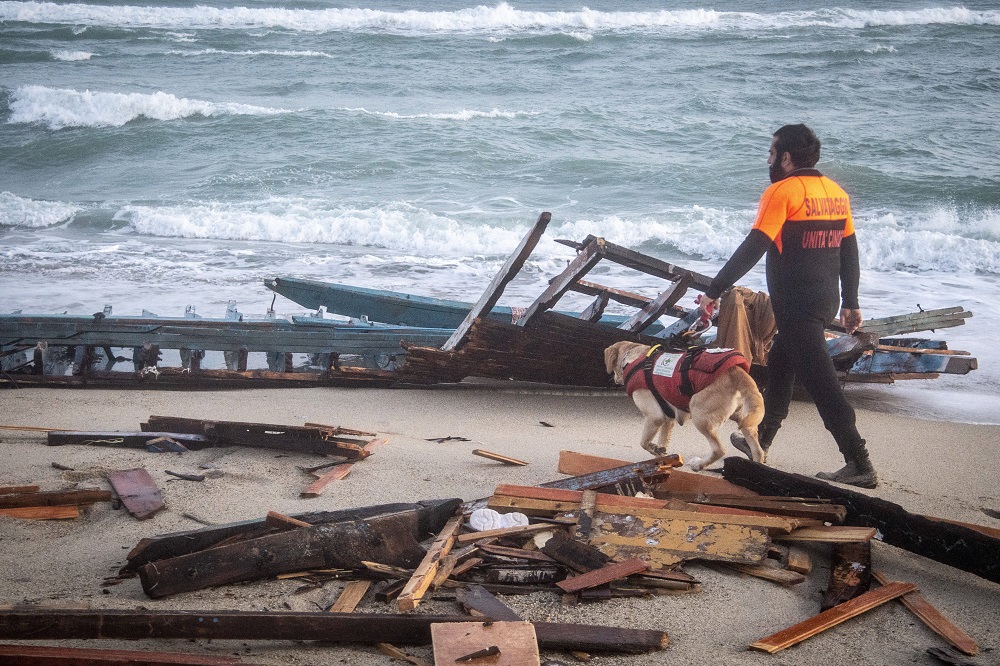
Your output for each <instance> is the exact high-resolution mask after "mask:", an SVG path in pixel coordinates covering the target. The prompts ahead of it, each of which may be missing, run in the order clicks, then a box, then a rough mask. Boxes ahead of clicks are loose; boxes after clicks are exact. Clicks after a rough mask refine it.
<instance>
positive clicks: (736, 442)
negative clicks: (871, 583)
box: [700, 125, 878, 488]
mask: <svg viewBox="0 0 1000 666" xmlns="http://www.w3.org/2000/svg"><path fill="white" fill-rule="evenodd" d="M819 148H820V142H819V139H818V138H816V135H815V134H814V133H813V131H812V130H811V129H809V128H808V127H806V126H805V125H785V126H784V127H782V128H781V129H779V130H778V131H777V132H775V133H774V137H773V139H772V141H771V151H770V156H769V157H768V160H767V163H768V164H769V165H770V169H769V172H770V176H771V183H772V184H771V185H770V186H769V187H768V188H767V189H766V190H765V191H764V194H763V195H762V196H761V199H760V204H759V206H758V209H757V218H756V220H754V224H753V228H752V229H751V230H750V233H749V234H748V235H747V237H746V239H745V240H744V241H743V243H742V244H741V245H740V246H739V248H737V250H736V252H734V253H733V256H732V257H730V259H729V261H727V262H726V264H725V266H723V267H722V269H721V270H720V271H719V274H718V275H717V276H716V277H715V279H714V280H713V281H712V284H711V286H710V287H709V288H708V289H707V290H706V292H705V295H706V296H707V298H703V299H701V304H700V309H701V310H702V311H703V312H706V311H708V307H709V305H710V304H717V303H716V301H717V299H718V298H719V296H720V295H721V294H722V292H724V291H725V290H727V289H729V288H730V287H731V286H733V284H735V282H736V281H737V280H739V279H740V278H741V277H743V276H744V275H745V274H746V273H747V271H749V270H750V269H751V268H753V266H754V265H755V264H756V263H757V262H758V261H759V260H760V258H761V256H763V255H764V253H765V252H766V253H767V288H768V292H769V293H770V296H771V304H772V306H773V307H774V316H775V322H776V324H777V327H778V333H777V335H776V336H775V338H774V344H773V346H772V347H771V351H770V353H769V355H768V361H767V370H768V373H767V386H766V387H765V389H764V420H763V422H761V424H760V433H759V439H760V445H761V448H763V449H764V451H765V452H766V451H767V449H768V448H769V447H770V446H771V443H772V442H773V441H774V436H775V434H776V433H777V432H778V428H780V427H781V422H782V421H783V420H784V419H785V417H786V416H788V406H789V404H790V403H791V399H792V389H793V386H794V383H795V380H796V377H797V378H798V379H799V380H800V381H801V382H802V384H804V385H805V387H806V390H808V391H809V394H810V395H811V396H812V398H813V401H814V402H815V403H816V408H817V409H818V410H819V413H820V416H821V417H822V418H823V424H824V425H825V426H826V429H827V430H829V431H830V433H831V434H832V435H833V438H834V439H835V440H836V442H837V446H838V447H839V448H840V452H841V453H842V454H843V456H844V460H845V461H846V463H847V464H846V465H845V466H844V467H843V468H842V469H840V470H838V471H836V472H819V473H818V474H816V476H818V477H819V478H821V479H826V480H830V481H838V482H840V483H847V484H851V485H855V486H860V487H862V488H874V487H875V486H876V485H877V484H878V477H877V475H876V472H875V468H874V467H872V464H871V461H870V460H869V458H868V451H867V449H866V448H865V440H864V439H862V438H861V435H860V434H859V433H858V430H857V428H856V427H855V415H854V409H852V408H851V405H850V404H849V403H848V402H847V399H846V398H845V397H844V392H843V390H842V389H841V386H840V381H839V380H838V378H837V373H836V370H835V369H834V367H833V360H832V359H831V358H830V355H829V353H828V352H827V347H826V338H825V336H824V331H825V329H826V326H827V324H828V323H829V322H830V321H832V320H833V318H834V316H835V315H836V314H837V310H838V303H839V305H840V308H839V309H840V323H841V324H842V325H843V326H844V328H845V330H846V331H847V332H848V333H853V332H854V331H855V330H856V329H857V328H858V327H859V326H861V321H862V319H861V310H860V307H859V305H858V281H859V278H860V274H861V269H860V267H859V264H858V241H857V238H856V237H855V235H854V222H853V219H852V217H851V207H850V201H849V198H848V196H847V194H846V193H845V192H844V190H843V189H841V187H840V186H839V185H837V183H835V182H833V181H832V180H830V179H829V178H827V177H826V176H823V175H822V174H821V173H820V172H819V171H817V170H816V169H815V168H814V167H815V165H816V162H818V161H819ZM731 441H732V443H733V446H735V447H736V448H737V449H739V450H740V451H742V452H743V453H744V454H746V455H747V457H749V456H750V449H749V447H748V446H747V443H746V441H745V440H744V439H743V437H741V436H739V435H737V434H734V435H733V436H732V438H731Z"/></svg>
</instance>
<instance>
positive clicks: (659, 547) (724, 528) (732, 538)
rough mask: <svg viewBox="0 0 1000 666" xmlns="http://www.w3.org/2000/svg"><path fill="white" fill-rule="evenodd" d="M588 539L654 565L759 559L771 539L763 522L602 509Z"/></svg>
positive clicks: (604, 550) (621, 556)
mask: <svg viewBox="0 0 1000 666" xmlns="http://www.w3.org/2000/svg"><path fill="white" fill-rule="evenodd" d="M696 515H697V514H696ZM590 543H591V544H592V545H594V546H596V547H597V549H598V550H600V551H601V552H602V553H604V554H605V555H608V556H609V557H611V558H613V559H625V558H630V557H639V558H642V559H644V560H646V561H647V562H649V564H650V566H651V568H654V569H655V568H659V567H669V566H672V565H674V564H677V563H678V562H683V561H684V560H694V559H699V560H716V561H721V562H739V563H742V564H757V563H758V562H760V561H761V560H763V559H764V558H765V557H766V556H767V549H768V546H770V544H771V540H770V538H769V537H768V534H767V530H766V529H764V528H762V527H755V526H749V525H727V524H723V523H716V522H707V521H704V520H679V519H673V518H667V519H661V518H649V517H646V516H631V515H627V514H626V515H620V514H610V513H602V512H598V513H597V514H596V515H595V517H594V524H593V529H592V532H591V536H590Z"/></svg>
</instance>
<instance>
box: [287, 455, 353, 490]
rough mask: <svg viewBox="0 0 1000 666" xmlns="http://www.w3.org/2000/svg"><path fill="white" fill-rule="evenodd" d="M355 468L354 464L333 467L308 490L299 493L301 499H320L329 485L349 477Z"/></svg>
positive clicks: (308, 487)
mask: <svg viewBox="0 0 1000 666" xmlns="http://www.w3.org/2000/svg"><path fill="white" fill-rule="evenodd" d="M353 466H354V463H341V464H340V465H336V466H334V467H331V468H330V469H329V470H327V471H326V472H324V473H323V475H322V476H320V477H319V478H318V479H316V480H315V481H313V482H312V483H310V484H309V485H308V486H306V489H305V490H303V491H302V492H301V493H299V497H319V496H320V495H322V494H323V490H325V489H326V487H327V486H328V485H330V484H331V483H333V482H334V481H339V480H340V479H343V478H344V477H345V476H347V475H348V474H349V473H350V471H351V467H353Z"/></svg>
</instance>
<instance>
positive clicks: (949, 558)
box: [723, 456, 1000, 583]
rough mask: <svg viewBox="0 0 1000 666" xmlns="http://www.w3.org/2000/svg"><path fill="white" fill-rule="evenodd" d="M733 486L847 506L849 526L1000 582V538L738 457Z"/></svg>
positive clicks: (728, 472) (729, 475)
mask: <svg viewBox="0 0 1000 666" xmlns="http://www.w3.org/2000/svg"><path fill="white" fill-rule="evenodd" d="M723 475H724V476H725V478H726V479H727V480H729V481H732V482H734V483H739V484H740V485H742V486H744V487H747V488H750V489H752V490H755V491H758V492H761V493H762V494H765V495H787V496H790V497H816V498H823V499H829V500H832V501H834V502H836V503H837V504H843V505H844V506H846V507H847V519H846V520H845V521H844V522H845V524H847V525H855V526H865V527H874V528H876V529H878V531H879V533H880V534H881V535H882V536H881V540H882V541H883V542H884V543H887V544H889V545H891V546H896V547H897V548H903V549H906V550H909V551H910V552H912V553H916V554H918V555H922V556H924V557H928V558H930V559H932V560H936V561H938V562H941V563H943V564H947V565H949V566H953V567H956V568H958V569H961V570H963V571H968V572H970V573H973V574H975V575H977V576H981V577H982V578H985V579H987V580H990V581H993V582H994V583H1000V539H994V538H991V537H989V536H987V535H985V534H982V533H981V532H978V531H976V530H973V529H969V528H967V527H964V526H961V525H953V524H950V523H945V522H941V521H939V520H937V519H935V518H933V517H932V516H922V515H920V514H915V513H910V512H908V511H906V510H905V509H904V508H903V507H901V506H900V505H898V504H894V503H892V502H887V501H886V500H884V499H881V498H878V497H872V496H869V495H866V494H864V493H860V492H857V491H854V490H848V489H846V488H843V487H841V486H835V485H833V484H830V483H826V482H824V481H821V480H819V479H816V478H813V477H809V476H804V475H801V474H789V473H787V472H782V471H780V470H776V469H774V468H773V467H768V466H766V465H760V464H757V463H753V462H751V461H749V460H746V459H741V458H738V457H736V456H732V457H729V458H726V460H725V468H724V471H723Z"/></svg>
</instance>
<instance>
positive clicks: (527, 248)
mask: <svg viewBox="0 0 1000 666" xmlns="http://www.w3.org/2000/svg"><path fill="white" fill-rule="evenodd" d="M551 220H552V213H548V212H545V213H542V214H541V215H539V216H538V219H537V220H536V221H535V224H534V226H532V227H531V229H530V230H529V231H528V233H527V235H525V237H524V238H522V239H521V242H520V244H519V245H518V246H517V248H516V249H515V250H514V252H512V253H511V255H510V256H509V257H507V261H505V262H504V265H503V266H501V267H500V270H499V271H498V272H497V274H496V275H495V276H494V277H493V280H492V281H491V282H490V284H489V286H488V287H486V291H484V292H483V295H482V296H480V297H479V300H478V301H477V302H476V304H475V305H473V306H472V310H470V311H469V313H468V314H467V315H465V319H464V320H463V321H462V323H461V324H459V325H458V328H456V329H455V332H454V333H452V334H451V337H449V338H448V339H447V340H446V341H445V343H444V344H443V345H441V349H442V350H444V351H452V350H454V349H457V348H458V347H460V346H461V345H462V343H463V342H464V341H465V338H466V336H468V334H469V329H470V328H472V322H474V321H475V320H476V319H478V318H479V317H482V316H483V315H484V314H486V313H489V312H490V311H491V310H492V309H493V306H494V305H496V304H497V301H499V300H500V297H501V296H502V295H503V292H504V289H505V288H506V287H507V284H508V283H510V281H511V280H513V279H514V278H515V277H516V276H517V274H518V272H519V271H520V270H521V267H522V266H524V262H525V261H527V259H528V256H529V255H531V252H532V250H534V249H535V245H537V244H538V241H539V239H541V237H542V234H543V233H545V227H547V226H548V225H549V222H550V221H551Z"/></svg>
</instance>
